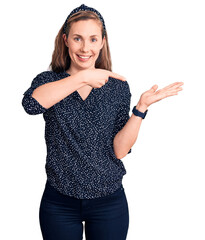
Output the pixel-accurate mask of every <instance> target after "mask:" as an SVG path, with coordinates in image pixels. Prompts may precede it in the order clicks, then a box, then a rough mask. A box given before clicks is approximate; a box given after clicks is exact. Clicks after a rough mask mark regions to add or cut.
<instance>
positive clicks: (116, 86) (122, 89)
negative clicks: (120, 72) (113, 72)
mask: <svg viewBox="0 0 205 240" xmlns="http://www.w3.org/2000/svg"><path fill="white" fill-rule="evenodd" d="M109 81H110V82H111V85H112V87H113V90H114V91H116V92H118V93H120V94H122V96H124V97H127V96H129V97H130V96H131V95H132V94H131V91H130V86H129V83H128V81H122V80H120V79H117V78H113V77H109Z"/></svg>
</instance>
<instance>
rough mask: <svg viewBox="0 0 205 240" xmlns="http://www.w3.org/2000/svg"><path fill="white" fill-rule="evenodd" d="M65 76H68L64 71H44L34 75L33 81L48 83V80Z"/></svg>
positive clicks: (55, 79)
mask: <svg viewBox="0 0 205 240" xmlns="http://www.w3.org/2000/svg"><path fill="white" fill-rule="evenodd" d="M65 77H66V76H65V74H64V73H63V72H60V73H56V72H53V71H43V72H41V73H39V74H37V75H36V76H35V77H34V79H33V81H32V83H33V84H41V83H48V82H53V81H57V80H60V79H62V78H65Z"/></svg>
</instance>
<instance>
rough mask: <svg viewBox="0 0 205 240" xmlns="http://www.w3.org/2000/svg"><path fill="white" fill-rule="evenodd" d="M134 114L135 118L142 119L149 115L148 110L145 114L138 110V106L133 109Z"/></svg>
mask: <svg viewBox="0 0 205 240" xmlns="http://www.w3.org/2000/svg"><path fill="white" fill-rule="evenodd" d="M132 112H133V114H134V115H135V116H138V117H141V118H142V119H144V118H145V117H146V115H147V112H148V109H147V110H146V111H145V112H144V113H143V112H140V111H139V110H137V109H136V106H134V107H133V109H132Z"/></svg>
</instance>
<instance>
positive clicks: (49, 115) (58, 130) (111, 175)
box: [22, 71, 131, 199]
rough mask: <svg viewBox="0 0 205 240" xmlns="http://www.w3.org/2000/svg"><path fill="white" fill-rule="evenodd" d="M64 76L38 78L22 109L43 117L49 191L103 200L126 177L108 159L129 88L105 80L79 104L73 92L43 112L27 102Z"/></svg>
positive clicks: (121, 168)
mask: <svg viewBox="0 0 205 240" xmlns="http://www.w3.org/2000/svg"><path fill="white" fill-rule="evenodd" d="M68 76H70V75H69V74H68V73H66V72H65V71H64V72H61V73H55V72H53V71H45V72H42V73H40V74H38V75H37V76H36V77H35V78H34V79H33V81H32V83H31V86H30V87H29V88H28V90H27V91H25V92H24V96H23V99H22V106H23V108H24V109H25V111H26V112H27V113H28V114H30V115H36V114H41V113H43V118H44V120H45V142H46V146H47V156H46V164H45V169H46V174H47V179H48V181H49V183H50V184H51V186H53V187H54V188H55V189H56V190H57V191H59V192H60V193H62V194H64V195H68V196H71V197H75V198H78V199H92V198H98V197H103V196H107V195H109V194H111V193H113V192H115V191H116V190H117V189H118V188H119V187H120V186H121V184H122V178H123V175H125V174H126V170H125V167H124V164H123V162H122V161H121V160H120V159H117V158H116V156H115V154H114V150H113V139H114V137H115V135H116V134H117V133H118V131H120V130H121V129H122V128H123V126H124V125H125V124H126V122H127V121H128V119H129V118H130V116H129V111H130V100H131V93H130V88H129V85H128V83H127V81H121V80H118V79H115V78H111V77H110V78H109V80H108V82H107V83H106V84H105V85H104V86H102V87H101V88H93V89H92V90H91V92H90V94H89V95H88V97H87V98H86V99H85V100H83V99H82V98H81V96H80V95H79V93H78V92H77V91H74V92H73V93H71V94H70V95H68V96H67V97H65V98H64V99H62V100H61V101H59V102H58V103H56V104H54V105H53V106H52V107H50V108H48V109H46V108H44V107H43V106H42V105H40V103H39V102H38V101H37V100H36V99H34V98H33V97H32V96H31V95H32V93H33V91H34V89H36V88H37V87H39V86H40V85H43V84H45V83H48V82H53V81H57V80H60V79H63V78H65V77H68ZM130 152H131V149H130V150H129V152H128V153H130Z"/></svg>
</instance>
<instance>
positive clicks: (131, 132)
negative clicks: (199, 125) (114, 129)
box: [113, 82, 183, 159]
mask: <svg viewBox="0 0 205 240" xmlns="http://www.w3.org/2000/svg"><path fill="white" fill-rule="evenodd" d="M182 85H183V82H176V83H173V84H170V85H169V86H167V87H165V88H163V89H160V90H158V91H156V90H157V88H158V86H157V85H154V86H153V87H152V88H151V89H150V90H148V91H146V92H144V93H143V94H142V95H141V97H140V100H139V102H138V104H137V106H136V108H137V109H138V110H139V111H140V112H145V111H146V110H147V108H148V107H149V106H150V105H151V104H153V103H155V102H158V101H160V100H161V99H164V98H166V97H170V96H174V95H177V94H178V92H179V91H181V90H182V88H181V86H182ZM142 120H143V119H142V118H140V117H138V116H135V115H134V114H132V116H131V117H130V119H129V120H128V121H127V123H126V124H125V125H124V127H123V128H122V129H121V130H120V131H119V132H118V133H117V134H116V136H115V138H114V140H113V147H114V152H115V155H116V157H117V158H118V159H120V158H123V157H125V156H126V155H127V153H128V150H129V149H130V148H131V147H132V146H133V145H134V143H135V142H136V140H137V137H138V133H139V129H140V126H141V123H142Z"/></svg>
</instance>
